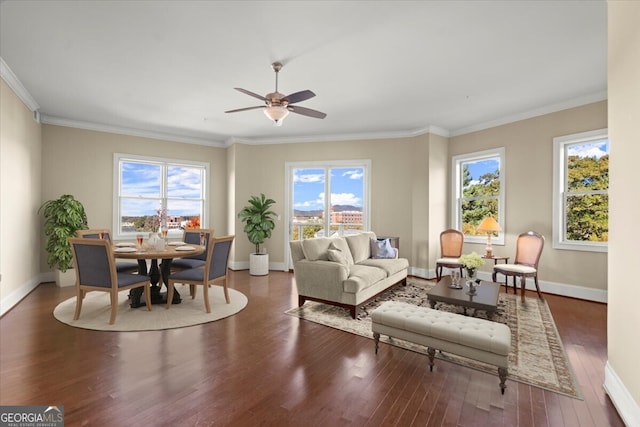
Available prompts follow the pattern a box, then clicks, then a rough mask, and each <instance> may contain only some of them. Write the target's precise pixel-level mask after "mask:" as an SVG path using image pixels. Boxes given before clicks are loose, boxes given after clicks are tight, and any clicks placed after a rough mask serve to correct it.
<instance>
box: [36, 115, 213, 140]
mask: <svg viewBox="0 0 640 427" xmlns="http://www.w3.org/2000/svg"><path fill="white" fill-rule="evenodd" d="M40 120H41V121H42V123H44V124H47V125H56V126H65V127H70V128H76V129H85V130H92V131H97V132H108V133H116V134H119V135H128V136H139V137H143V138H152V139H159V140H163V141H171V142H182V143H186V144H195V145H205V146H207V147H216V148H225V143H224V142H219V141H212V140H209V139H204V138H195V137H190V136H184V135H175V134H171V133H164V132H154V131H148V130H141V129H134V128H126V127H120V126H111V125H105V124H101V123H92V122H85V121H80V120H69V119H63V118H60V117H53V116H48V115H46V114H42V115H41V116H40Z"/></svg>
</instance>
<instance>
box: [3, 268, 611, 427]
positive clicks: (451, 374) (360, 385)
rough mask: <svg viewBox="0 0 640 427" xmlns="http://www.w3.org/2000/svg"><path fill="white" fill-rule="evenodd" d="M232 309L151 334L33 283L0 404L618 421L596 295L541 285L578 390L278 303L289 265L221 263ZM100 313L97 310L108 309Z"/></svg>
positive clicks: (102, 412)
mask: <svg viewBox="0 0 640 427" xmlns="http://www.w3.org/2000/svg"><path fill="white" fill-rule="evenodd" d="M231 277H232V280H231V286H232V287H233V288H235V289H237V290H239V291H241V292H243V293H244V294H245V295H247V297H248V298H249V304H248V306H247V308H245V309H244V310H243V311H242V312H240V313H239V314H237V315H235V316H232V317H230V318H227V319H224V320H220V321H217V322H213V323H210V324H206V325H202V326H194V327H190V328H182V329H175V330H168V331H158V332H155V331H154V332H124V333H118V332H96V331H86V330H81V329H76V328H72V327H69V326H66V325H64V324H62V323H60V322H58V321H56V320H55V319H54V318H53V315H52V311H53V308H54V307H55V306H56V304H57V303H59V302H60V301H63V300H64V299H66V298H69V297H71V296H72V295H73V292H74V290H73V288H63V289H60V288H57V287H56V286H55V285H54V284H50V283H47V284H42V285H40V286H39V287H38V288H37V289H36V290H34V291H33V292H32V293H31V294H30V295H28V296H27V297H26V298H25V299H24V300H23V301H21V302H20V303H19V304H18V305H17V306H16V307H14V308H13V309H12V310H11V311H10V312H8V313H7V314H5V316H3V317H2V319H0V404H1V405H64V411H65V423H66V424H65V425H67V426H79V425H87V426H205V425H221V426H226V425H232V426H256V425H265V426H271V425H273V426H302V425H305V426H306V425H321V426H340V425H355V426H364V425H395V426H413V425H415V426H419V425H428V426H440V425H451V426H534V425H535V426H552V427H557V426H597V427H604V426H622V425H623V423H622V421H621V419H620V418H619V416H618V414H617V413H616V411H615V409H614V407H613V404H612V403H611V401H610V400H609V398H608V397H607V396H606V394H605V392H604V390H603V388H602V384H603V382H604V365H605V362H606V360H607V347H606V323H607V321H606V305H604V304H598V303H590V302H585V301H579V300H573V299H568V298H562V297H557V296H552V295H546V299H547V301H548V303H549V306H550V307H551V311H552V313H553V316H554V318H555V320H556V324H557V327H558V330H559V332H560V335H561V336H562V340H563V342H564V345H565V348H566V351H567V353H568V355H569V358H570V360H571V363H572V366H573V369H574V371H575V374H576V376H577V379H578V382H579V383H580V386H581V389H582V393H583V395H584V400H577V399H572V398H569V397H565V396H562V395H558V394H555V393H552V392H548V391H544V390H541V389H538V388H534V387H530V386H527V385H523V384H519V383H516V382H513V381H507V390H506V393H505V394H504V396H503V395H501V394H500V391H499V387H498V386H497V378H496V376H495V375H489V374H485V373H482V372H477V371H474V370H471V369H468V368H463V367H460V366H457V365H454V364H449V363H438V364H437V365H436V367H435V368H434V371H433V372H429V369H428V363H427V357H426V356H424V355H420V354H417V353H413V352H410V351H407V350H402V349H399V348H395V347H390V346H386V347H384V351H381V352H380V353H379V354H378V356H376V355H375V354H374V351H373V341H372V340H370V339H367V338H363V337H359V336H356V335H352V334H349V333H345V332H342V331H338V330H335V329H332V328H328V327H325V326H320V325H317V324H314V323H311V322H308V321H304V320H300V319H298V318H294V317H291V316H287V315H285V314H283V312H284V311H285V310H287V309H289V308H291V307H293V306H294V305H295V304H296V301H297V294H296V291H295V285H294V283H293V275H292V274H289V273H283V272H271V273H270V274H269V276H265V277H252V276H249V274H248V273H247V272H246V271H241V272H234V273H232V275H231ZM105 321H106V319H105Z"/></svg>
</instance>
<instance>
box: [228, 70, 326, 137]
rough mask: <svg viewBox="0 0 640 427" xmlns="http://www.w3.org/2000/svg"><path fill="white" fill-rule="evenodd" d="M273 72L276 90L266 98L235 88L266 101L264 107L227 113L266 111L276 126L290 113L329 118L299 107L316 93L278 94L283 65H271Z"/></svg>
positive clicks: (307, 91)
mask: <svg viewBox="0 0 640 427" xmlns="http://www.w3.org/2000/svg"><path fill="white" fill-rule="evenodd" d="M271 67H272V68H273V71H275V73H276V90H275V92H272V93H268V94H266V95H265V96H262V95H258V94H257V93H253V92H251V91H248V90H246V89H242V88H239V87H236V88H234V89H235V90H237V91H240V92H242V93H245V94H247V95H249V96H253V97H254V98H258V99H259V100H261V101H264V105H258V106H255V107H246V108H238V109H236V110H229V111H225V113H236V112H238V111H247V110H256V109H258V108H262V109H264V114H265V115H266V116H267V117H268V118H269V119H270V120H272V121H273V123H274V125H276V126H282V121H283V120H284V118H285V117H287V115H288V114H289V111H291V112H293V113H296V114H301V115H303V116H308V117H314V118H316V119H324V118H325V117H327V115H326V114H325V113H322V112H320V111H316V110H312V109H311V108H305V107H299V106H297V105H293V104H297V103H298V102H302V101H306V100H307V99H310V98H313V97H314V96H316V94H315V93H313V92H311V91H310V90H301V91H300V92H295V93H292V94H291V95H284V94H282V93H280V92H278V73H279V72H280V70H281V69H282V64H281V63H280V62H274V63H273V64H271Z"/></svg>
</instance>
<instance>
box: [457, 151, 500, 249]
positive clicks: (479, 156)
mask: <svg viewBox="0 0 640 427" xmlns="http://www.w3.org/2000/svg"><path fill="white" fill-rule="evenodd" d="M495 157H497V158H498V159H499V162H500V174H499V181H500V194H499V195H498V219H499V224H500V227H502V231H500V232H499V233H498V236H497V237H495V236H494V237H492V238H491V244H493V245H504V235H505V230H506V221H505V214H504V211H505V193H506V191H505V176H506V173H505V170H506V163H505V149H504V147H500V148H493V149H490V150H484V151H476V152H474V153H467V154H459V155H457V156H452V157H451V186H452V195H451V227H453V228H455V229H457V230H462V179H461V178H462V164H463V163H467V162H473V161H477V160H485V159H491V158H495ZM464 240H465V242H468V243H486V242H487V236H486V235H484V234H483V235H479V236H467V235H465V236H464Z"/></svg>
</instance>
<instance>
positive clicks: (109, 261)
mask: <svg viewBox="0 0 640 427" xmlns="http://www.w3.org/2000/svg"><path fill="white" fill-rule="evenodd" d="M69 244H70V245H71V249H72V251H73V263H74V266H75V270H76V297H77V301H76V312H75V314H74V316H73V320H78V319H79V318H80V311H81V310H82V301H83V300H84V297H85V295H86V294H87V292H89V291H101V292H109V297H110V301H111V317H110V319H109V324H110V325H113V324H114V323H115V321H116V314H117V313H118V292H120V291H124V290H128V289H134V288H140V287H141V288H143V289H144V299H145V302H146V305H147V310H149V311H151V292H150V289H149V286H150V283H149V278H148V277H147V276H142V275H139V274H130V273H118V272H117V271H116V265H115V258H114V257H113V255H112V253H111V242H110V241H109V240H108V239H87V238H82V237H70V238H69Z"/></svg>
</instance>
